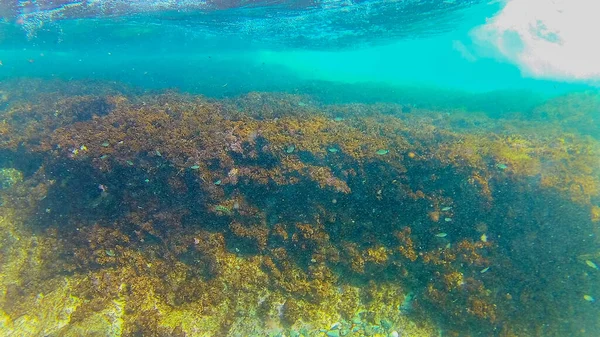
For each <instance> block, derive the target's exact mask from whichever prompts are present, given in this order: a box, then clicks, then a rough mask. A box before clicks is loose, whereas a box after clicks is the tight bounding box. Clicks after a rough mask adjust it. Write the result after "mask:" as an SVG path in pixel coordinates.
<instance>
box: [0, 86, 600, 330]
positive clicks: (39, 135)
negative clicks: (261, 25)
mask: <svg viewBox="0 0 600 337" xmlns="http://www.w3.org/2000/svg"><path fill="white" fill-rule="evenodd" d="M0 90H1V91H2V92H3V93H4V95H5V98H6V99H5V102H4V103H3V105H2V106H1V107H2V110H1V111H0V153H1V156H0V167H3V169H2V170H1V171H0V197H1V202H2V206H0V228H1V231H0V237H1V239H0V266H2V268H1V273H0V289H1V290H2V291H1V292H0V309H1V316H0V320H1V321H2V324H1V325H0V329H1V330H2V334H3V335H11V334H13V335H24V334H27V335H53V336H54V335H55V336H80V335H97V336H116V335H122V336H226V335H231V336H251V335H252V336H254V335H256V336H258V335H261V336H265V335H270V336H283V335H286V336H301V335H304V336H437V335H438V334H439V330H443V331H445V333H447V335H449V336H565V335H568V336H592V335H594V333H593V331H599V329H600V321H599V318H598V317H600V316H599V315H598V307H597V305H596V304H595V298H599V297H600V282H599V278H600V274H599V273H600V272H599V271H598V267H597V264H598V263H600V249H599V248H598V247H600V246H599V244H600V240H599V239H598V235H600V230H599V223H600V172H599V171H600V140H599V139H597V135H598V134H600V133H599V132H597V131H600V130H597V129H598V124H597V123H596V124H593V123H588V125H587V126H586V129H585V131H584V132H577V130H578V129H579V127H580V124H581V123H583V121H584V120H586V119H587V120H588V121H589V120H590V119H593V118H596V119H597V118H598V116H597V113H598V112H597V111H598V109H593V108H584V107H589V106H593V105H594V104H597V97H596V96H594V95H591V94H588V93H584V94H573V95H569V96H565V97H560V98H557V99H554V100H550V101H548V102H546V103H545V104H544V105H543V106H540V107H537V108H536V109H534V110H532V111H530V112H523V113H516V112H515V113H511V114H506V115H504V116H498V115H488V114H486V113H485V112H481V113H467V112H464V111H461V110H459V109H457V110H456V111H454V110H449V111H430V110H426V109H420V108H418V107H411V108H410V109H406V108H405V107H403V106H402V105H401V104H382V103H377V104H357V103H353V104H341V105H327V104H322V103H319V102H317V101H315V100H313V99H312V98H311V97H308V96H302V95H291V94H284V93H259V92H252V93H248V94H246V95H244V96H240V97H236V98H229V99H220V100H216V99H208V98H205V97H202V96H196V95H190V94H181V93H176V92H161V93H140V92H137V91H136V90H134V89H131V88H127V87H116V86H110V85H108V84H103V83H75V82H72V83H63V82H58V81H41V80H19V81H11V82H10V83H9V82H5V83H2V84H0ZM594 114H596V115H594ZM563 116H565V117H566V116H568V118H563Z"/></svg>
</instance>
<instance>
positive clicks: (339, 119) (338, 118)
mask: <svg viewBox="0 0 600 337" xmlns="http://www.w3.org/2000/svg"><path fill="white" fill-rule="evenodd" d="M333 120H334V121H336V122H341V121H343V120H344V117H336V118H334V119H333Z"/></svg>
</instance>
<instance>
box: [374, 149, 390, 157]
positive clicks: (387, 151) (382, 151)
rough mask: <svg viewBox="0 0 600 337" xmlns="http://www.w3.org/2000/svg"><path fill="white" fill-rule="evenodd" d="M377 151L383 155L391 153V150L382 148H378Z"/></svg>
mask: <svg viewBox="0 0 600 337" xmlns="http://www.w3.org/2000/svg"><path fill="white" fill-rule="evenodd" d="M375 153H377V154H378V155H380V156H383V155H386V154H388V153H390V150H386V149H381V150H377V152H375Z"/></svg>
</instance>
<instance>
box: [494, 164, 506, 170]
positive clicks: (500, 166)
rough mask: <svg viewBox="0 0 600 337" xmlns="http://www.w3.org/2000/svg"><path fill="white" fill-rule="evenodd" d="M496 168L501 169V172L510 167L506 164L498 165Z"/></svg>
mask: <svg viewBox="0 0 600 337" xmlns="http://www.w3.org/2000/svg"><path fill="white" fill-rule="evenodd" d="M496 167H497V168H499V169H501V170H506V169H507V168H508V165H506V164H496Z"/></svg>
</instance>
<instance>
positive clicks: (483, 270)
mask: <svg viewBox="0 0 600 337" xmlns="http://www.w3.org/2000/svg"><path fill="white" fill-rule="evenodd" d="M488 270H490V267H486V268H483V269H481V271H480V272H479V273H481V274H483V273H485V272H486V271H488Z"/></svg>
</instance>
